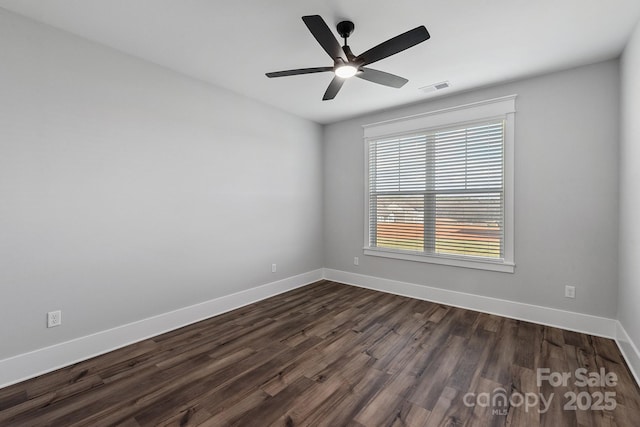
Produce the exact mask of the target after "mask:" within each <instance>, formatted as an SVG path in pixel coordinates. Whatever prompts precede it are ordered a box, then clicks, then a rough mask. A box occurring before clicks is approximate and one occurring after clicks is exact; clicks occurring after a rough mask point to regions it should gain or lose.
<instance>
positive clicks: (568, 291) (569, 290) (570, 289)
mask: <svg viewBox="0 0 640 427" xmlns="http://www.w3.org/2000/svg"><path fill="white" fill-rule="evenodd" d="M564 296H565V297H567V298H575V297H576V287H575V286H569V285H567V286H565V287H564Z"/></svg>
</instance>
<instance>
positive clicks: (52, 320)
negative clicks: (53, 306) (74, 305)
mask: <svg viewBox="0 0 640 427" xmlns="http://www.w3.org/2000/svg"><path fill="white" fill-rule="evenodd" d="M60 325H62V311H60V310H56V311H50V312H48V313H47V328H53V327H55V326H60Z"/></svg>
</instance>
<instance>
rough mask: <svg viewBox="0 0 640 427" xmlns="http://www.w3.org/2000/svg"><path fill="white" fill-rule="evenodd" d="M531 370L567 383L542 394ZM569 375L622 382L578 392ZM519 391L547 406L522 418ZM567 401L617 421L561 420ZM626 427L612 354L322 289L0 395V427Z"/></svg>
mask: <svg viewBox="0 0 640 427" xmlns="http://www.w3.org/2000/svg"><path fill="white" fill-rule="evenodd" d="M541 368H544V369H548V371H549V372H555V373H559V374H567V373H568V374H570V375H571V376H572V377H571V379H570V380H569V381H568V382H567V384H562V385H552V384H550V382H549V381H542V383H541V384H540V386H538V369H541ZM577 369H584V370H585V372H588V373H596V372H597V373H600V372H601V369H602V370H603V371H602V372H610V373H614V374H615V375H616V376H617V382H616V384H615V385H604V386H603V385H601V384H591V385H577V384H576V383H575V380H576V378H575V372H576V370H577ZM501 393H503V395H504V396H505V397H506V398H507V400H506V401H505V400H504V399H503V400H500V396H501ZM527 393H528V394H529V396H528V398H529V399H533V396H534V395H537V396H540V395H542V396H543V397H545V398H547V399H549V398H550V397H551V396H553V398H552V399H549V401H550V404H549V407H548V408H545V407H544V405H543V404H542V403H541V402H540V401H539V400H538V401H536V402H535V405H533V406H531V407H525V406H524V405H522V404H520V401H519V400H518V394H520V395H522V396H525V395H526V394H527ZM565 393H573V394H575V395H578V394H581V396H582V399H583V400H585V401H586V399H587V398H588V399H589V400H592V399H595V398H597V396H598V394H599V393H603V394H604V393H609V394H610V395H612V396H613V399H614V402H615V405H614V406H615V407H613V408H607V409H592V408H587V409H579V408H577V409H575V410H567V409H566V408H565V405H566V404H567V398H566V396H565ZM509 398H511V400H509ZM583 403H584V402H583ZM543 409H548V411H546V412H543ZM637 420H640V389H639V387H638V385H637V384H636V383H635V382H634V380H633V378H632V375H631V373H630V371H629V369H628V367H627V365H626V364H625V362H624V359H623V358H622V356H621V354H620V352H619V350H618V348H617V346H616V344H615V342H614V341H612V340H609V339H605V338H601V337H594V336H590V335H585V334H581V333H577V332H571V331H564V330H560V329H557V328H551V327H547V326H541V325H536V324H532V323H527V322H522V321H518V320H513V319H507V318H502V317H499V316H494V315H490V314H485V313H478V312H474V311H470V310H464V309H460V308H455V307H449V306H445V305H442V304H435V303H431V302H428V301H421V300H415V299H411V298H407V297H401V296H395V295H390V294H385V293H381V292H376V291H373V290H369V289H363V288H357V287H353V286H347V285H342V284H339V283H335V282H330V281H326V280H323V281H319V282H316V283H314V284H311V285H308V286H305V287H302V288H298V289H295V290H293V291H291V292H287V293H284V294H281V295H278V296H275V297H273V298H269V299H266V300H264V301H260V302H257V303H254V304H250V305H248V306H245V307H242V308H240V309H238V310H234V311H231V312H227V313H224V314H222V315H220V316H216V317H212V318H210V319H207V320H204V321H201V322H198V323H195V324H193V325H189V326H186V327H184V328H180V329H177V330H174V331H170V332H168V333H166V334H162V335H159V336H157V337H153V338H151V339H147V340H144V341H141V342H139V343H136V344H133V345H130V346H127V347H124V348H121V349H118V350H115V351H113V352H110V353H108V354H105V355H102V356H98V357H96V358H93V359H90V360H87V361H84V362H81V363H77V364H74V365H72V366H69V367H66V368H63V369H60V370H57V371H55V372H52V373H49V374H46V375H42V376H40V377H38V378H34V379H32V380H29V381H25V382H22V383H19V384H15V385H13V386H10V387H6V388H4V389H1V390H0V425H2V426H20V427H23V426H45V425H54V426H91V427H94V426H122V427H146V426H205V427H212V426H215V427H218V426H231V425H241V426H253V425H255V426H260V427H262V426H274V427H275V426H284V427H296V426H314V427H317V426H331V427H336V426H344V427H347V426H354V427H373V426H385V427H390V426H391V427H399V426H405V427H406V426H411V427H419V426H429V427H431V426H440V425H443V426H444V425H451V426H454V425H455V426H468V427H478V426H500V427H502V426H514V427H520V426H522V427H530V426H531V427H538V426H553V427H556V426H573V425H575V426H579V427H591V426H594V427H601V426H617V427H620V426H623V427H626V426H629V427H630V426H635V425H637Z"/></svg>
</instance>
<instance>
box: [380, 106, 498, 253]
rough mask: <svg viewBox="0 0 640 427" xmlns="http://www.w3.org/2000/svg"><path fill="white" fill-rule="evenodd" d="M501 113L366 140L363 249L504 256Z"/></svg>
mask: <svg viewBox="0 0 640 427" xmlns="http://www.w3.org/2000/svg"><path fill="white" fill-rule="evenodd" d="M504 135H505V121H504V119H496V120H491V121H485V122H480V123H474V124H471V125H458V126H454V127H449V128H443V129H438V130H431V131H427V132H416V133H413V134H408V135H402V136H398V137H384V138H378V139H369V140H368V161H369V164H368V170H369V186H368V187H369V194H368V200H369V206H368V210H369V218H368V224H369V225H368V239H369V245H368V246H369V248H386V249H390V250H397V251H402V252H405V251H406V252H411V253H414V254H415V253H422V254H427V255H448V256H464V257H483V258H490V259H495V260H496V261H497V260H501V259H504V234H505V233H504V224H505V215H504V212H505V210H504Z"/></svg>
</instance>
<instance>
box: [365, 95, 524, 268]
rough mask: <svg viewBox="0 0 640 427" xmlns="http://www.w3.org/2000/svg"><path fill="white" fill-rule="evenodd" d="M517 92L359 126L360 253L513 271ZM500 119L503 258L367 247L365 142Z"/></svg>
mask: <svg viewBox="0 0 640 427" xmlns="http://www.w3.org/2000/svg"><path fill="white" fill-rule="evenodd" d="M516 97H517V95H509V96H505V97H501V98H495V99H489V100H486V101H480V102H474V103H471V104H465V105H460V106H457V107H452V108H446V109H442V110H436V111H431V112H427V113H423V114H419V115H415V116H409V117H403V118H399V119H393V120H388V121H384V122H378V123H372V124H367V125H364V126H363V129H364V153H365V155H364V160H365V167H364V173H365V177H364V182H365V200H364V203H365V204H364V213H365V220H364V248H363V249H364V254H365V255H372V256H378V257H384V258H395V259H401V260H407V261H418V262H427V263H433V264H442V265H449V266H454V267H465V268H476V269H481V270H490V271H498V272H503V273H513V272H514V271H515V261H514V228H515V227H514V170H513V167H514V161H515V156H514V131H515V112H516V105H515V101H516ZM491 119H502V120H504V123H505V125H504V258H503V259H500V260H492V259H487V258H482V257H473V256H465V255H449V254H446V255H444V254H423V253H418V252H416V253H407V251H400V250H394V249H391V248H379V247H370V246H369V225H370V224H369V221H370V216H369V144H370V142H371V141H373V140H378V139H381V138H386V137H394V136H401V135H406V134H409V133H414V132H421V131H429V130H433V129H437V128H442V127H450V126H455V125H459V124H465V123H472V122H478V121H486V120H491Z"/></svg>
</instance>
